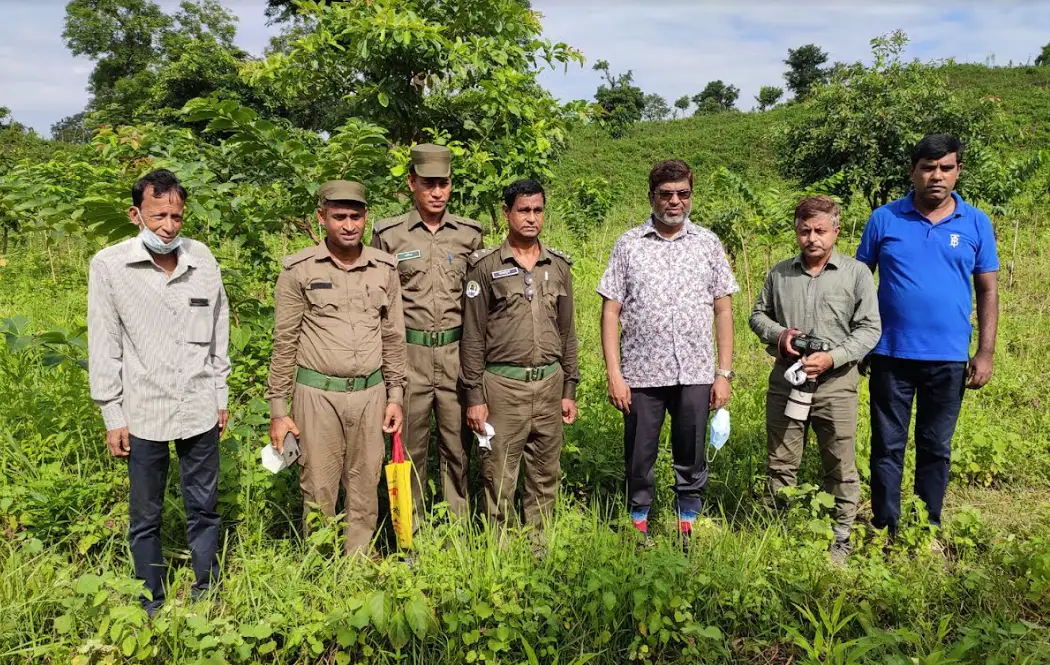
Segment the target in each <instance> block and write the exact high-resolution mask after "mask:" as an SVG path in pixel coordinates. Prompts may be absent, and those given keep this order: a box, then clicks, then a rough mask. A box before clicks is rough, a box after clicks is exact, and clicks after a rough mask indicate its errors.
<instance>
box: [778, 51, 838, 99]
mask: <svg viewBox="0 0 1050 665" xmlns="http://www.w3.org/2000/svg"><path fill="white" fill-rule="evenodd" d="M827 61H828V54H827V52H825V51H824V50H822V49H821V48H820V47H819V46H817V45H816V44H806V45H805V46H799V47H798V48H792V49H788V57H787V60H785V61H784V64H785V65H787V66H788V70H787V71H786V72H784V81H786V82H787V87H788V90H790V91H791V92H792V94H794V95H795V97H796V98H797V99H805V98H806V97H808V96H809V93H810V91H811V90H812V89H813V86H815V85H819V84H821V83H824V82H825V81H826V80H827V79H828V75H829V71H828V69H826V68H825V67H824V64H825V63H826V62H827Z"/></svg>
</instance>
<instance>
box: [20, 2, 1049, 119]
mask: <svg viewBox="0 0 1050 665" xmlns="http://www.w3.org/2000/svg"><path fill="white" fill-rule="evenodd" d="M223 1H224V4H225V5H226V6H227V7H228V8H229V9H230V10H231V12H232V13H233V14H235V15H237V16H238V17H239V19H240V21H239V23H238V36H237V42H238V44H240V46H241V47H242V48H244V49H245V50H247V51H249V52H252V53H261V52H262V50H263V48H264V47H265V45H266V43H267V41H268V40H269V37H270V36H271V35H272V34H275V33H276V29H275V28H273V27H272V26H267V25H266V19H265V16H264V14H263V11H264V7H265V2H264V0H223ZM160 4H161V5H162V6H163V7H164V8H165V9H166V10H169V11H170V10H171V9H172V8H174V7H175V6H176V5H177V4H178V0H161V1H160ZM0 6H2V9H0V18H2V21H0V105H4V106H9V107H11V109H12V111H13V112H14V115H15V118H16V119H18V120H19V121H21V122H24V123H26V124H29V125H31V126H33V127H35V128H36V129H37V130H38V131H40V132H41V133H44V134H46V133H47V132H48V128H49V127H50V125H51V123H53V122H55V121H56V120H58V119H60V118H62V117H64V116H67V115H70V114H72V113H76V112H77V111H79V110H81V109H82V108H83V107H84V104H85V103H86V102H87V99H88V95H87V92H86V91H85V89H84V88H85V86H86V85H87V78H88V75H89V74H90V73H91V70H92V67H93V65H92V63H91V62H90V61H88V60H86V59H83V58H74V57H72V56H71V55H70V54H69V52H68V51H67V50H66V48H65V45H64V44H63V42H62V23H63V19H64V15H65V3H64V2H61V1H60V0H37V1H33V0H0ZM533 6H534V7H535V8H536V9H538V10H539V11H541V12H542V13H543V14H544V15H545V19H544V27H545V32H546V35H547V36H548V37H549V38H550V39H553V40H555V41H564V42H567V43H568V44H571V45H572V46H575V47H577V48H579V49H581V50H582V51H583V53H584V55H586V56H587V65H586V66H585V67H584V68H582V69H581V68H579V67H571V68H570V69H569V73H568V74H563V73H562V70H560V69H559V70H557V71H554V72H546V73H545V74H544V75H543V76H542V79H541V80H542V82H543V83H544V85H546V86H547V87H549V88H550V89H551V90H552V91H553V92H554V93H555V94H556V95H558V96H559V97H561V98H562V99H591V98H592V97H593V95H594V91H595V89H596V88H597V86H598V84H599V83H600V77H599V75H598V74H597V72H593V71H591V70H590V66H591V64H593V63H594V62H595V61H596V60H598V59H605V60H608V61H609V62H610V64H611V66H612V70H613V71H614V72H622V71H626V70H628V69H631V70H633V71H634V74H635V81H636V82H637V83H638V85H639V86H641V88H642V89H643V90H645V91H646V92H657V93H660V94H661V95H663V96H664V97H666V98H667V99H669V100H673V99H675V98H677V97H680V96H681V95H690V96H692V95H694V94H696V93H698V92H700V90H702V89H703V87H704V85H706V84H707V82H708V81H711V80H714V79H722V80H724V81H726V82H727V83H731V84H733V85H736V86H737V87H739V88H740V91H741V94H740V101H739V102H738V105H739V106H741V107H742V108H750V107H751V106H752V100H753V98H754V96H755V94H757V92H758V88H759V87H760V86H762V85H780V86H783V73H784V69H785V67H784V65H783V60H784V57H785V56H786V55H787V50H788V48H792V47H796V46H800V45H802V44H806V43H810V42H812V43H815V44H818V45H820V46H821V47H822V48H823V49H825V50H826V51H828V52H829V53H830V55H831V59H832V61H835V60H842V61H854V60H858V59H867V58H868V55H869V46H868V41H869V40H870V39H871V38H872V37H875V36H877V35H879V34H882V33H886V32H889V31H891V30H894V29H896V28H902V29H904V30H905V31H906V32H907V33H908V35H909V37H910V38H911V40H912V44H911V47H910V50H909V52H908V55H909V56H914V57H920V58H922V59H931V58H947V57H949V56H954V57H955V58H956V59H957V60H960V61H964V62H984V61H985V60H986V59H988V58H989V57H990V56H993V55H994V58H995V61H996V62H997V63H999V64H1006V63H1007V62H1008V61H1010V60H1013V61H1014V62H1015V63H1016V62H1026V61H1030V60H1032V59H1034V57H1035V56H1036V55H1037V54H1038V53H1039V50H1040V48H1041V47H1042V45H1043V44H1044V43H1046V42H1047V41H1048V40H1050V11H1047V8H1046V4H1045V3H1042V2H1038V1H1037V0H1032V1H1027V2H1025V1H1015V2H1006V1H1003V2H995V3H978V2H961V3H960V2H955V3H951V4H950V6H947V5H930V4H927V3H923V2H917V1H908V2H904V1H886V0H883V1H881V2H868V3H857V2H845V1H833V0H823V1H820V0H799V1H796V2H756V1H748V0H736V1H735V2H730V1H728V0H726V1H725V2H719V3H712V2H699V1H688V0H650V1H648V2H643V1H641V0H534V2H533Z"/></svg>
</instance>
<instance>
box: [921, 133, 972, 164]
mask: <svg viewBox="0 0 1050 665" xmlns="http://www.w3.org/2000/svg"><path fill="white" fill-rule="evenodd" d="M962 151H963V144H962V141H960V140H959V139H957V138H955V137H954V136H951V135H949V134H927V135H926V136H924V137H922V140H921V141H919V143H918V145H916V146H915V149H914V150H912V151H911V165H912V167H913V168H914V166H915V165H916V164H918V163H919V160H920V159H940V158H941V157H944V156H945V155H949V154H951V153H953V152H954V153H955V157H956V159H958V160H959V161H960V162H962Z"/></svg>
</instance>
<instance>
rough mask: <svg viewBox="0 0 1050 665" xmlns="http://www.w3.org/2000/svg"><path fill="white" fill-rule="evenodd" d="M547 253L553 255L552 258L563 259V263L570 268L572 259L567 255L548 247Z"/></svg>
mask: <svg viewBox="0 0 1050 665" xmlns="http://www.w3.org/2000/svg"><path fill="white" fill-rule="evenodd" d="M547 251H548V252H550V253H551V254H553V255H554V256H557V257H560V258H562V259H564V260H565V262H566V263H568V264H569V265H570V266H571V265H572V257H571V256H569V255H568V254H567V253H565V252H563V251H561V250H560V249H554V248H553V247H548V248H547Z"/></svg>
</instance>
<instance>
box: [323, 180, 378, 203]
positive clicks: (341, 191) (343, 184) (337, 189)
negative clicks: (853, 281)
mask: <svg viewBox="0 0 1050 665" xmlns="http://www.w3.org/2000/svg"><path fill="white" fill-rule="evenodd" d="M317 200H318V201H319V202H320V203H321V205H324V204H325V203H327V202H328V201H357V202H358V203H363V204H365V205H368V196H367V192H366V190H365V186H364V185H362V184H361V183H359V182H351V181H349V180H329V181H328V182H326V183H325V184H323V185H321V187H320V189H318V190H317Z"/></svg>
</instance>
